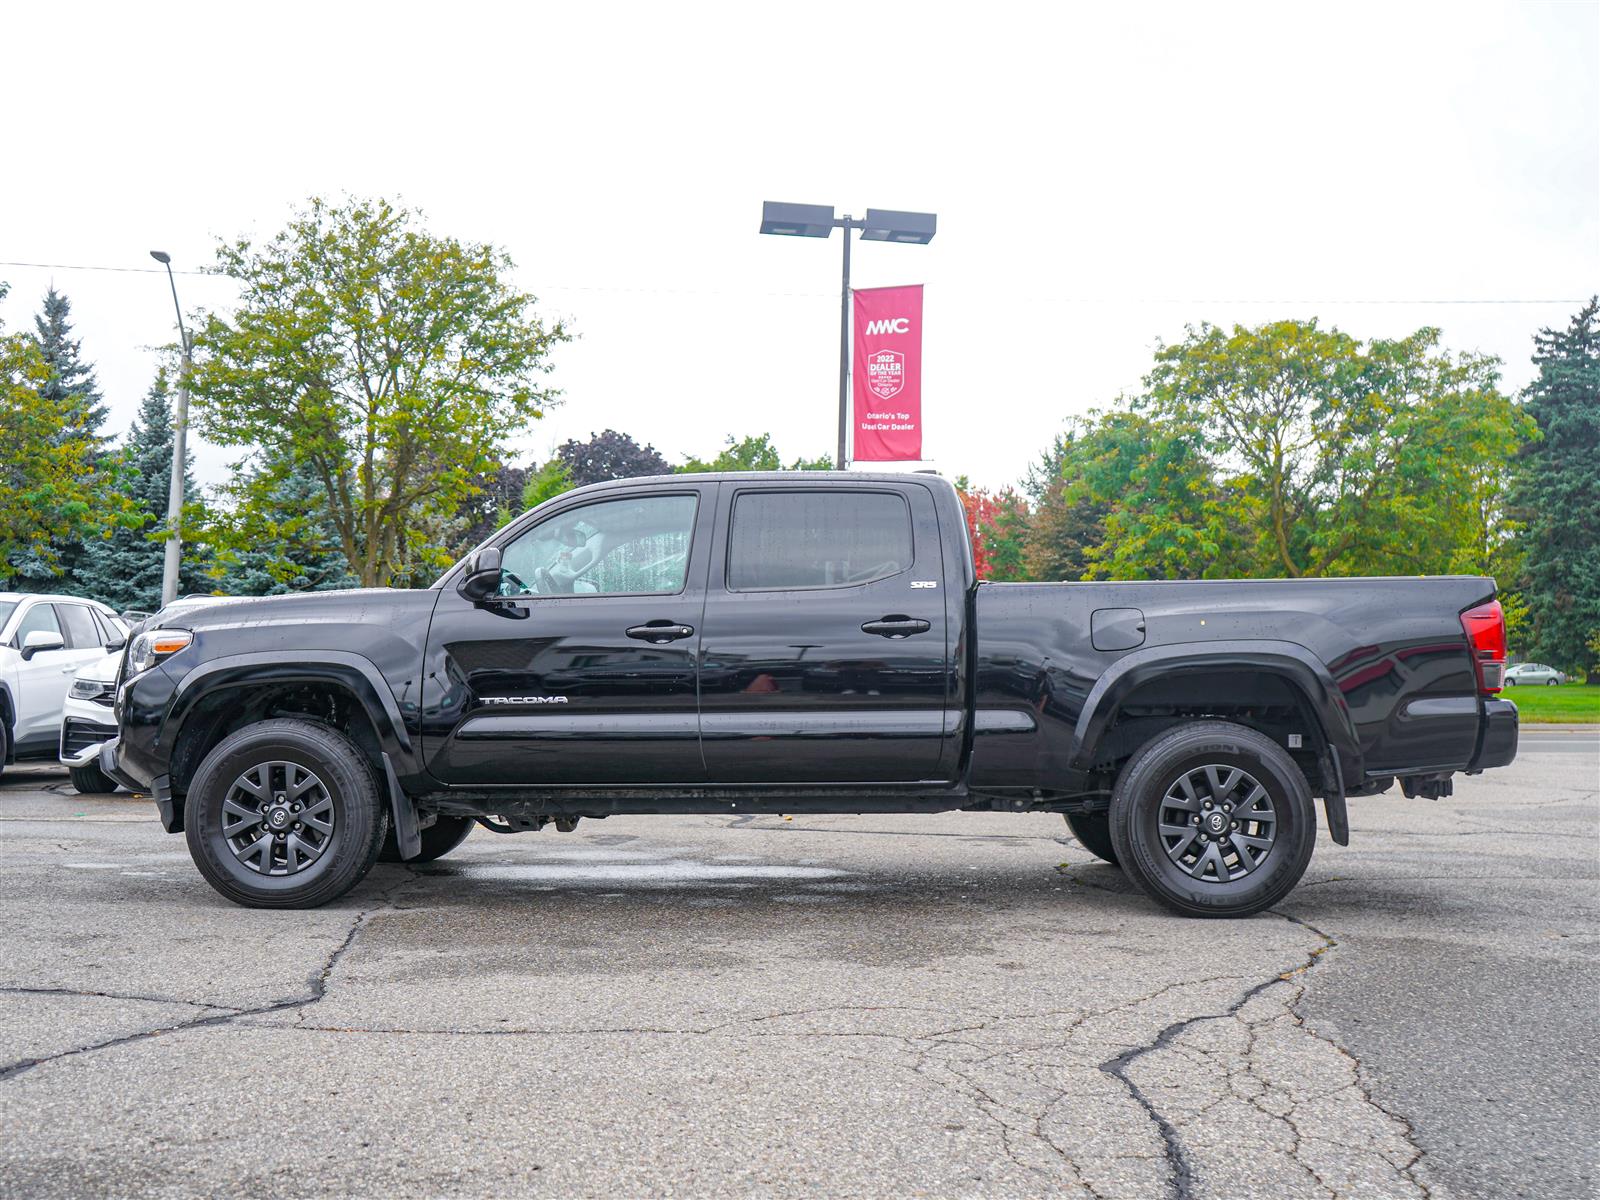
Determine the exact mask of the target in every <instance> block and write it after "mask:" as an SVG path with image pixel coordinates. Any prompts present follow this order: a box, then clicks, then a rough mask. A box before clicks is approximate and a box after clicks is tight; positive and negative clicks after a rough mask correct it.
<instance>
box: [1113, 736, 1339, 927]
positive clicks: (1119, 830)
mask: <svg viewBox="0 0 1600 1200" xmlns="http://www.w3.org/2000/svg"><path fill="white" fill-rule="evenodd" d="M1212 772H1215V775H1214V776H1213V774H1212ZM1186 806H1188V807H1186ZM1225 806H1226V811H1225ZM1234 808H1237V809H1238V811H1239V813H1240V814H1242V815H1241V816H1240V817H1239V818H1234V817H1233V815H1232V814H1233V809H1234ZM1163 816H1165V817H1166V818H1167V821H1166V822H1165V823H1163V821H1162V817H1163ZM1185 817H1188V818H1189V819H1188V821H1187V822H1186V821H1185V820H1184V818H1185ZM1196 818H1198V819H1199V820H1200V821H1201V822H1202V824H1201V826H1200V827H1199V828H1196V826H1195V824H1194V822H1195V819H1196ZM1218 818H1220V821H1221V822H1222V824H1221V826H1220V832H1219V831H1218V827H1217V826H1216V825H1215V824H1213V822H1214V821H1216V820H1217V819H1218ZM1110 828H1111V842H1112V845H1113V847H1114V848H1115V850H1116V854H1117V858H1118V861H1119V864H1120V865H1121V867H1122V869H1123V871H1124V872H1125V873H1126V874H1127V876H1128V878H1129V879H1131V880H1133V882H1134V883H1135V884H1137V885H1138V886H1139V888H1141V889H1142V890H1143V891H1144V892H1145V893H1146V894H1148V895H1149V896H1150V897H1151V898H1152V899H1154V900H1156V901H1158V902H1159V903H1161V904H1163V905H1165V906H1166V907H1167V908H1170V909H1172V910H1173V911H1174V912H1177V913H1181V914H1183V915H1184V916H1189V917H1245V916H1249V915H1250V914H1251V913H1257V912H1260V911H1261V910H1262V909H1264V908H1271V907H1272V906H1273V905H1274V904H1276V903H1278V901H1280V900H1282V899H1283V898H1284V897H1285V896H1287V895H1288V894H1289V893H1290V891H1292V890H1293V889H1294V886H1295V884H1297V883H1299V882H1300V877H1301V876H1302V875H1304V874H1305V871H1306V867H1307V866H1309V865H1310V863H1311V852H1312V850H1313V848H1314V847H1315V844H1316V838H1317V817H1316V809H1315V807H1314V806H1313V803H1312V798H1311V789H1310V787H1309V786H1308V785H1307V783H1306V778H1305V775H1304V774H1303V773H1302V772H1301V770H1300V768H1299V767H1298V766H1296V765H1295V762H1294V760H1293V759H1292V758H1290V757H1289V755H1288V754H1287V753H1286V752H1285V751H1284V750H1283V749H1281V748H1280V747H1279V746H1278V744H1277V743H1276V742H1274V741H1272V740H1271V739H1270V738H1268V737H1266V736H1265V735H1264V734H1260V733H1257V732H1256V731H1255V730H1253V729H1246V728H1245V727H1244V726H1242V725H1234V724H1231V723H1229V722H1226V721H1196V722H1194V723H1192V724H1189V725H1183V726H1179V727H1178V728H1177V729H1172V730H1169V731H1168V732H1166V733H1164V734H1161V735H1160V736H1158V737H1155V738H1152V739H1151V740H1150V741H1149V742H1146V743H1145V744H1144V745H1143V746H1142V747H1140V749H1139V750H1138V752H1137V753H1136V754H1134V756H1133V757H1132V758H1131V759H1130V760H1129V761H1128V763H1127V765H1126V766H1124V767H1123V769H1122V773H1121V774H1120V775H1119V776H1118V777H1117V783H1116V787H1115V789H1114V790H1113V792H1112V795H1111V810H1110ZM1190 829H1194V830H1195V833H1194V834H1193V835H1191V836H1190V837H1189V838H1188V839H1187V840H1185V839H1184V837H1183V834H1184V833H1187V832H1188V831H1189V830H1190ZM1180 831H1181V832H1180ZM1213 838H1214V839H1215V840H1209V839H1213ZM1235 839H1242V840H1235Z"/></svg>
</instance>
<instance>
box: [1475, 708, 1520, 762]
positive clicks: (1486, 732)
mask: <svg viewBox="0 0 1600 1200" xmlns="http://www.w3.org/2000/svg"><path fill="white" fill-rule="evenodd" d="M1518 725H1519V719H1518V717H1517V706H1516V705H1515V704H1514V703H1512V702H1511V701H1510V700H1485V701H1484V702H1483V742H1482V744H1481V745H1480V747H1479V749H1478V757H1477V758H1475V759H1473V761H1472V767H1471V769H1472V770H1474V771H1484V770H1487V769H1488V768H1490V767H1504V766H1507V765H1509V764H1510V762H1511V760H1512V759H1514V758H1516V757H1517V732H1518Z"/></svg>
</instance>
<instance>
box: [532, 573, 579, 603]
mask: <svg viewBox="0 0 1600 1200" xmlns="http://www.w3.org/2000/svg"><path fill="white" fill-rule="evenodd" d="M533 582H534V584H535V585H536V586H537V587H538V590H539V592H540V593H541V594H543V595H546V596H555V595H559V594H561V593H563V592H570V591H571V590H572V589H571V588H570V587H565V588H564V587H562V586H561V585H560V584H558V583H557V582H556V577H555V576H554V575H552V574H551V573H550V568H549V567H535V568H534V570H533Z"/></svg>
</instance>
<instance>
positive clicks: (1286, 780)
mask: <svg viewBox="0 0 1600 1200" xmlns="http://www.w3.org/2000/svg"><path fill="white" fill-rule="evenodd" d="M1504 662H1505V627H1504V622H1503V619H1502V615H1501V612H1500V605H1499V603H1498V602H1497V601H1496V600H1495V588H1494V581H1493V580H1490V579H1483V578H1471V577H1459V576H1453V577H1444V578H1395V579H1317V580H1248V581H1245V580H1226V581H1224V580H1217V581H1193V582H1147V583H1048V584H1009V583H980V582H978V580H977V579H976V577H975V574H974V570H973V559H972V550H971V546H970V543H969V541H968V537H967V526H966V521H965V520H964V517H963V513H962V508H961V504H960V501H959V498H958V496H957V494H956V491H955V489H954V488H953V487H951V485H950V484H949V483H948V482H946V481H944V480H942V479H939V478H938V477H936V476H931V475H921V474H915V475H886V474H864V473H854V472H852V473H846V474H838V473H829V474H821V473H810V474H787V473H778V474H730V475H673V476H667V477H662V478H652V479H632V480H619V481H616V482H613V483H605V484H599V485H596V486H593V487H586V488H580V489H578V490H576V491H573V492H569V493H567V494H566V495H563V496H560V497H558V498H556V499H553V500H550V501H548V502H547V503H545V504H543V505H541V506H540V507H539V508H536V509H534V510H533V511H531V512H529V513H526V514H524V515H523V516H521V517H519V518H518V519H517V520H515V521H513V522H511V524H509V525H508V526H506V527H505V528H504V529H502V530H500V532H498V533H497V534H495V535H494V536H493V537H492V538H490V539H489V541H488V542H486V543H485V544H484V545H483V546H481V547H479V548H478V549H477V550H476V551H474V552H473V553H472V554H471V555H469V556H468V557H467V558H466V559H465V560H463V561H462V562H460V563H458V564H457V565H456V566H455V567H453V568H452V569H451V570H450V571H448V572H447V573H446V574H445V575H444V577H443V578H441V579H440V580H439V581H438V582H437V583H436V584H434V586H433V587H431V588H429V589H427V590H412V591H402V590H374V591H350V592H330V593H322V594H307V595H297V596H284V597H278V598H274V599H266V600H259V601H255V602H251V603H246V604H233V605H229V606H220V607H216V608H200V609H195V610H191V611H189V612H185V613H183V614H181V617H180V619H179V620H177V621H176V622H173V623H172V626H171V627H167V628H160V629H151V630H147V631H145V632H143V633H141V634H140V635H139V636H138V637H137V638H136V639H135V640H134V642H133V643H132V644H131V645H130V646H129V648H128V651H127V653H126V656H125V661H124V664H123V668H122V677H121V679H120V681H119V683H118V686H117V695H116V714H117V721H118V737H117V739H116V740H115V741H113V742H111V743H109V744H108V745H107V746H106V748H105V750H104V752H103V753H102V756H101V766H102V767H103V768H104V769H106V770H107V771H108V772H110V773H111V774H112V775H113V776H115V777H117V778H119V779H121V780H122V781H123V782H125V783H128V784H130V785H132V786H135V787H137V788H139V789H141V790H146V791H149V792H151V793H152V794H153V795H154V797H155V802H156V805H157V806H158V808H159V810H160V815H161V821H162V823H163V825H164V826H165V827H166V828H167V830H169V831H170V832H174V833H176V832H179V831H183V832H184V833H185V834H186V835H187V839H188V844H189V850H190V853H191V854H192V856H193V858H194V861H195V864H196V866H198V867H199V869H200V871H201V872H202V874H204V875H205V877H206V878H207V879H208V880H209V881H210V882H211V883H212V885H213V886H215V887H216V889H217V890H218V891H220V892H221V893H222V894H223V895H224V896H227V897H228V898H229V899H231V900H234V901H237V902H239V903H241V904H247V905H258V906H263V907H307V906H312V905H319V904H325V903H327V902H328V901H330V900H333V899H335V898H336V897H338V896H341V895H343V894H344V893H345V892H347V891H348V890H349V889H350V888H352V887H354V886H355V885H356V884H357V883H358V882H359V881H360V880H361V879H362V877H363V876H365V875H366V873H367V871H368V870H369V869H370V868H371V866H372V864H373V862H374V861H375V860H377V859H379V858H380V857H382V858H386V859H394V860H411V861H416V860H419V859H422V860H426V859H432V858H437V857H439V856H440V855H442V854H445V853H448V852H449V851H450V850H451V849H453V848H454V847H456V846H457V845H459V844H460V843H461V841H462V839H463V838H465V837H466V835H467V834H468V833H469V832H470V831H471V829H472V827H473V824H474V823H475V822H476V823H481V824H482V825H484V826H486V827H487V828H489V829H492V830H495V831H496V832H501V833H507V832H513V831H517V830H537V829H540V828H542V827H544V826H545V825H547V824H551V823H553V824H554V825H555V826H556V828H557V829H559V830H563V831H566V830H570V829H572V828H573V827H574V826H575V825H576V824H577V822H578V820H579V819H581V818H584V817H589V818H601V817H608V816H613V815H616V814H624V813H628V814H634V813H779V812H782V813H807V812H852V813H866V812H936V811H941V810H948V809H965V810H969V811H983V812H988V811H1006V812H1038V811H1050V812H1059V813H1062V814H1063V815H1064V816H1065V817H1066V820H1067V822H1068V823H1069V824H1070V825H1071V827H1072V830H1073V832H1074V834H1075V835H1076V836H1077V838H1078V839H1079V840H1080V841H1081V842H1082V843H1083V845H1084V846H1086V847H1087V848H1088V849H1089V850H1090V851H1092V852H1093V853H1095V854H1097V855H1099V856H1100V857H1101V858H1104V859H1106V860H1107V861H1110V862H1114V863H1118V864H1120V865H1121V867H1122V869H1123V870H1124V871H1125V872H1126V873H1127V874H1128V876H1129V878H1131V879H1132V880H1133V881H1134V882H1135V883H1136V884H1138V885H1139V886H1140V887H1141V888H1143V889H1144V890H1145V891H1146V892H1147V893H1149V894H1150V895H1151V896H1152V897H1154V898H1155V899H1156V900H1158V901H1160V902H1161V903H1163V904H1166V905H1167V906H1169V907H1171V908H1173V909H1175V910H1177V911H1178V912H1180V913H1185V914H1189V915H1193V916H1234V915H1243V914H1247V913H1252V912H1256V911H1258V910H1260V909H1262V908H1265V907H1267V906H1268V905H1271V904H1273V903H1275V902H1276V901H1278V900H1279V899H1281V898H1282V897H1283V896H1284V895H1285V894H1286V893H1288V891H1289V890H1290V889H1291V888H1293V887H1294V885H1295V884H1296V882H1298V881H1299V879H1300V877H1301V875H1302V874H1303V873H1304V871H1305V869H1306V865H1307V863H1308V862H1309V860H1310V858H1311V851H1312V845H1313V843H1314V841H1315V838H1316V832H1317V814H1316V810H1315V807H1314V798H1315V797H1320V798H1321V800H1322V802H1323V805H1324V808H1325V813H1326V818H1327V827H1328V832H1329V835H1330V836H1331V837H1332V839H1333V840H1334V841H1335V842H1338V843H1340V844H1344V843H1345V842H1346V841H1347V840H1348V837H1349V826H1348V822H1347V819H1346V807H1345V801H1346V798H1347V797H1350V796H1368V795H1372V794H1375V793H1378V792H1382V791H1385V790H1387V789H1388V788H1390V787H1391V786H1392V785H1393V784H1394V783H1395V782H1396V781H1397V780H1398V782H1399V784H1400V786H1401V788H1402V790H1403V791H1404V793H1405V795H1407V796H1417V795H1422V796H1429V797H1437V796H1440V795H1443V794H1446V793H1448V792H1449V790H1450V781H1451V776H1452V774H1454V773H1455V772H1460V771H1464V772H1467V773H1469V774H1470V773H1475V772H1477V771H1481V770H1483V769H1485V768H1487V767H1497V766H1503V765H1505V764H1506V763H1509V762H1510V761H1511V760H1512V758H1513V757H1514V756H1515V754H1516V748H1517V710H1516V706H1515V705H1514V704H1512V703H1511V702H1509V701H1507V700H1501V699H1497V698H1495V693H1497V692H1498V691H1499V689H1500V684H1501V674H1502V672H1503V670H1504Z"/></svg>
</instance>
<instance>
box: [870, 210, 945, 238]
mask: <svg viewBox="0 0 1600 1200" xmlns="http://www.w3.org/2000/svg"><path fill="white" fill-rule="evenodd" d="M938 223H939V219H938V217H937V216H935V215H934V214H933V213H915V212H893V211H891V210H890V209H887V208H869V209H867V217H866V222H865V224H864V226H863V228H862V230H861V240H862V241H863V242H913V243H917V244H920V245H927V243H929V242H931V241H933V234H934V231H935V229H936V228H937V226H938Z"/></svg>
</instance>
